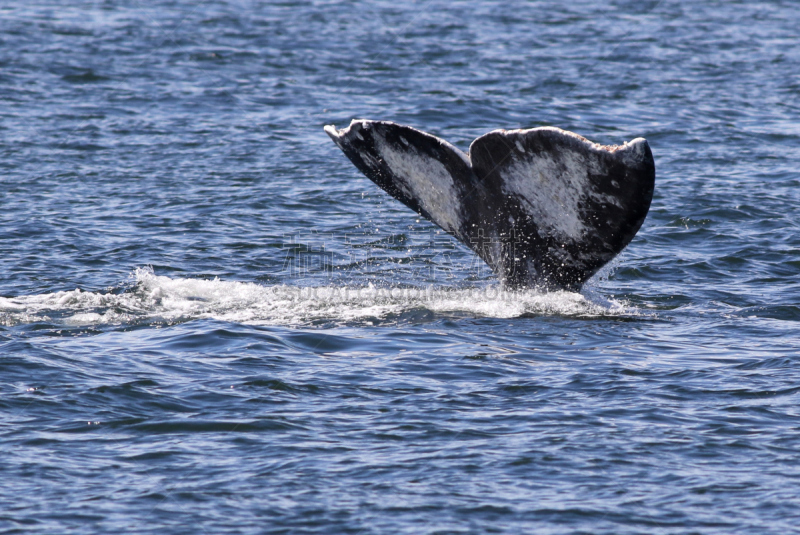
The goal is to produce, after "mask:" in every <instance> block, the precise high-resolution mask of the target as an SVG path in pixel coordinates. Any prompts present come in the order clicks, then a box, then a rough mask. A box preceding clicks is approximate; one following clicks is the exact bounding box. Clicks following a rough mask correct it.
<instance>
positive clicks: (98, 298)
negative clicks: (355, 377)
mask: <svg viewBox="0 0 800 535" xmlns="http://www.w3.org/2000/svg"><path fill="white" fill-rule="evenodd" d="M132 278H133V279H134V281H135V284H134V285H133V286H132V287H131V288H130V289H128V290H126V291H124V292H122V293H114V292H106V293H103V292H90V291H82V290H80V289H75V290H72V291H62V292H54V293H47V294H40V295H31V296H21V297H11V298H0V323H2V324H4V325H14V324H20V323H34V322H39V321H55V322H57V323H63V324H66V325H97V324H123V323H141V322H159V321H163V322H167V323H178V322H183V321H189V320H192V319H198V318H208V319H217V320H221V321H232V322H239V323H257V324H273V325H295V324H296V325H303V324H310V323H319V322H334V323H341V322H367V323H369V322H371V321H375V320H377V321H385V320H392V319H402V318H403V317H404V316H406V315H407V316H409V318H418V317H420V315H425V314H431V313H433V314H438V315H444V316H449V315H471V316H476V317H494V318H513V317H520V316H529V315H559V316H620V315H626V316H629V315H636V314H637V313H638V312H637V311H636V310H635V309H632V308H630V307H628V306H626V305H624V304H622V303H619V302H617V301H608V300H605V299H603V298H602V297H599V296H595V295H589V296H588V297H587V296H585V295H582V294H579V293H572V292H566V291H561V292H551V293H541V292H538V291H535V290H525V291H513V292H512V291H506V290H503V289H502V288H500V287H499V286H495V285H491V286H486V287H483V288H467V289H456V288H436V287H433V286H429V287H427V288H378V287H375V286H373V285H372V284H370V285H368V286H362V287H358V286H319V287H297V286H290V285H275V286H263V285H259V284H255V283H249V282H237V281H223V280H219V279H213V280H203V279H189V278H177V279H172V278H170V277H166V276H159V275H156V274H155V273H154V272H153V270H152V269H151V268H138V269H136V271H135V272H134V273H133V274H132Z"/></svg>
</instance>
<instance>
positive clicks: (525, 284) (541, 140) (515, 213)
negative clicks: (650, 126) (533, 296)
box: [325, 120, 656, 291]
mask: <svg viewBox="0 0 800 535" xmlns="http://www.w3.org/2000/svg"><path fill="white" fill-rule="evenodd" d="M325 132H327V133H328V135H329V136H330V137H331V139H333V141H334V142H335V143H336V145H337V146H338V147H339V148H340V149H342V151H343V152H344V153H345V155H346V156H347V157H348V158H349V159H350V161H352V162H353V163H354V164H355V166H356V167H357V168H358V169H359V170H360V171H361V172H362V173H364V174H365V175H366V176H367V177H368V178H369V179H370V180H372V181H373V182H375V183H376V184H377V185H378V186H380V187H381V188H382V189H383V190H384V191H386V192H387V193H388V194H389V195H391V196H392V197H394V198H395V199H397V200H399V201H400V202H402V203H403V204H405V205H406V206H408V207H409V208H411V209H412V210H414V211H415V212H417V213H419V214H421V215H422V216H424V217H426V218H428V219H430V220H431V221H433V222H434V223H436V224H437V225H439V226H440V227H442V228H443V229H444V230H446V231H447V232H449V233H450V234H452V235H453V236H455V237H456V238H458V239H459V240H460V241H461V242H463V243H464V244H466V245H467V246H468V247H469V248H471V249H472V250H473V251H475V252H476V253H477V254H478V256H480V257H481V258H482V259H483V260H484V261H485V262H486V263H487V264H489V266H490V267H491V268H492V271H494V272H495V273H496V274H497V276H498V277H499V278H500V280H501V281H502V282H503V284H505V285H506V286H508V287H510V288H539V289H545V290H559V289H565V290H572V291H577V290H579V289H580V288H581V286H582V285H583V283H584V282H586V280H588V279H589V277H591V276H592V275H594V274H595V273H596V272H597V271H598V270H599V269H600V268H601V267H602V266H603V265H605V264H606V263H607V262H608V261H610V260H611V259H612V258H614V257H615V256H616V255H617V254H618V253H619V252H620V251H622V249H624V248H625V246H626V245H628V243H630V241H631V240H632V239H633V237H634V235H636V232H637V231H638V230H639V227H641V226H642V223H643V222H644V219H645V217H646V216H647V211H648V210H649V208H650V201H651V200H652V198H653V187H654V185H655V174H656V173H655V163H654V162H653V154H652V152H650V146H649V145H648V144H647V141H646V140H644V139H643V138H637V139H634V140H633V141H630V142H627V143H625V144H623V145H617V146H604V145H598V144H597V143H592V142H591V141H589V140H587V139H586V138H584V137H581V136H579V135H578V134H574V133H572V132H568V131H566V130H561V129H559V128H553V127H542V128H531V129H528V130H494V131H492V132H489V133H488V134H485V135H483V136H481V137H479V138H478V139H476V140H475V141H473V142H472V144H471V145H470V147H469V154H464V153H463V152H461V151H460V150H458V149H457V148H456V147H454V146H453V145H451V144H450V143H448V142H446V141H444V140H442V139H439V138H437V137H436V136H432V135H431V134H427V133H425V132H422V131H420V130H417V129H415V128H411V127H409V126H402V125H399V124H395V123H392V122H388V121H367V120H353V121H352V122H351V123H350V126H348V127H347V128H344V129H341V130H337V129H336V128H335V127H333V126H326V127H325Z"/></svg>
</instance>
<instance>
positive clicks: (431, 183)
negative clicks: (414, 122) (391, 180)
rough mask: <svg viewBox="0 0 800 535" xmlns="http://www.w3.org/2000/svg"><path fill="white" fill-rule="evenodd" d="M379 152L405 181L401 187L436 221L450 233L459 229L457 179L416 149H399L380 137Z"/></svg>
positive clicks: (399, 184)
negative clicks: (455, 182) (454, 180)
mask: <svg viewBox="0 0 800 535" xmlns="http://www.w3.org/2000/svg"><path fill="white" fill-rule="evenodd" d="M377 148H378V153H379V154H380V155H381V156H382V158H383V160H384V162H386V164H387V165H388V166H389V167H390V168H391V169H392V171H394V173H396V174H397V176H398V177H399V178H401V180H398V181H397V182H396V185H397V187H398V188H399V189H400V190H401V191H402V192H403V193H404V194H406V195H407V196H408V197H411V198H413V199H417V202H419V205H420V207H421V208H422V209H423V210H425V211H426V212H428V213H429V214H431V217H432V218H433V222H434V223H436V224H437V225H439V226H440V227H442V228H443V229H445V230H446V231H448V232H455V231H457V230H458V227H459V224H460V217H459V210H460V202H459V198H458V195H457V192H456V190H455V186H454V184H453V177H452V176H450V173H449V172H448V171H447V169H446V168H445V166H444V165H442V163H441V162H439V161H437V160H434V159H433V158H430V157H427V156H425V155H423V154H420V153H419V152H417V151H416V150H415V149H414V148H413V147H410V148H407V149H406V150H395V149H393V148H392V146H391V145H389V144H388V143H387V142H386V140H385V139H382V138H378V141H377Z"/></svg>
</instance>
